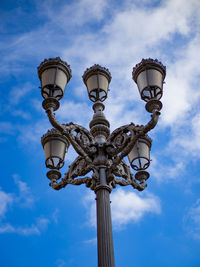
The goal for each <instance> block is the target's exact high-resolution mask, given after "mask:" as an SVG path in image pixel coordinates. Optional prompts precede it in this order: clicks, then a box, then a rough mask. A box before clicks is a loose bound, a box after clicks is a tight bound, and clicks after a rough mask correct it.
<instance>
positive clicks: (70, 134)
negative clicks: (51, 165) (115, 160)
mask: <svg viewBox="0 0 200 267" xmlns="http://www.w3.org/2000/svg"><path fill="white" fill-rule="evenodd" d="M46 113H47V115H48V118H49V121H50V123H51V125H52V126H53V127H54V128H56V129H57V130H58V131H60V132H61V134H62V135H64V136H66V138H67V139H68V141H69V142H70V143H71V145H72V146H73V148H74V149H75V151H76V152H77V153H78V154H79V155H80V156H82V157H84V158H85V160H86V161H87V162H91V161H92V160H91V158H90V157H89V154H92V153H95V152H96V151H95V147H94V146H93V147H92V145H94V142H95V141H94V138H93V136H92V135H91V134H90V132H89V131H88V130H87V129H85V128H84V127H82V126H80V125H77V124H74V123H72V122H70V123H68V124H61V123H59V122H58V121H57V120H56V118H55V114H54V111H53V108H49V109H47V110H46ZM74 132H75V133H76V135H75V134H74Z"/></svg>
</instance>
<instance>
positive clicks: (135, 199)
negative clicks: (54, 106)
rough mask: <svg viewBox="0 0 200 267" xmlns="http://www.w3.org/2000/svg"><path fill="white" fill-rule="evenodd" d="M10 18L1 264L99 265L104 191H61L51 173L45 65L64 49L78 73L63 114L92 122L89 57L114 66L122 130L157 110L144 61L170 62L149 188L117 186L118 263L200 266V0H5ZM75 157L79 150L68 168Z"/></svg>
mask: <svg viewBox="0 0 200 267" xmlns="http://www.w3.org/2000/svg"><path fill="white" fill-rule="evenodd" d="M0 17H1V22H0V32H1V38H0V55H1V65H0V86H1V98H0V107H1V108H0V146H1V152H2V153H1V175H0V176H1V179H0V251H1V257H0V265H1V266H6V267H16V266H17V267H32V266H38V267H40V266H48V267H68V266H73V267H84V266H97V247H96V228H95V200H94V199H95V195H94V193H93V192H92V191H90V190H89V189H88V188H86V187H85V186H83V185H82V186H77V187H76V186H68V187H66V188H65V189H63V190H60V191H59V192H57V191H54V190H53V189H51V188H50V187H49V186H48V184H49V181H48V179H47V178H46V172H47V169H46V168H45V163H44V152H43V149H42V146H41V143H40V137H41V136H42V135H43V134H44V133H46V131H47V129H49V128H51V125H50V123H49V122H48V119H47V117H46V115H45V113H44V111H43V109H42V107H41V102H42V97H41V94H40V89H38V86H40V82H39V79H38V77H37V70H36V68H37V66H38V65H39V64H40V62H41V61H43V59H44V58H49V57H56V56H60V57H61V58H62V59H63V60H65V61H67V62H68V63H69V64H70V65H71V68H72V79H71V81H70V83H69V84H68V86H67V89H66V92H65V96H64V98H63V99H62V100H61V107H60V109H59V110H58V111H57V112H56V115H57V117H58V119H59V120H60V121H62V122H65V123H66V122H69V121H74V122H76V123H79V124H81V125H83V126H85V127H87V128H88V124H89V121H90V120H91V118H92V108H91V107H92V103H90V101H89V100H88V96H87V92H86V88H85V85H84V84H83V82H82V74H83V72H84V71H85V69H86V68H87V67H90V66H91V65H93V64H95V63H98V64H101V65H102V66H105V67H107V68H109V70H110V72H111V74H112V81H111V84H110V92H109V97H108V99H107V100H106V101H105V105H106V109H105V114H106V117H107V119H109V121H110V123H111V130H114V129H115V128H116V127H119V126H121V125H124V124H127V123H130V122H131V121H133V122H134V123H137V124H145V123H146V122H147V121H148V120H149V114H147V112H146V111H145V107H144V106H145V103H144V102H143V101H142V100H140V97H139V93H138V90H137V87H136V85H135V83H134V82H133V81H132V78H131V76H132V75H131V73H132V67H133V66H135V64H137V63H138V62H140V60H141V59H142V58H149V57H152V58H158V59H159V60H161V61H162V62H163V64H164V65H166V67H167V76H166V84H165V86H164V95H163V98H162V102H163V109H162V115H161V119H160V121H159V123H158V126H157V127H156V129H154V130H153V131H152V132H151V133H150V136H151V138H152V139H153V146H152V151H151V159H152V161H151V166H150V168H149V172H150V175H151V176H150V179H149V180H148V187H147V188H146V190H144V191H143V192H137V191H134V190H133V189H132V187H127V188H124V187H123V188H120V187H117V188H116V189H114V190H113V192H112V195H111V199H112V218H113V235H114V247H115V258H116V267H124V266H125V267H133V266H134V267H146V266H149V267H151V266H152V267H155V266H159V267H165V266H170V267H171V266H172V267H173V266H176V267H177V266H181V267H197V266H200V253H199V252H200V174H199V170H200V142H199V138H200V105H199V101H200V90H199V80H200V68H199V62H200V30H199V29H200V2H199V0H190V1H187V0H166V1H152V0H151V1H149V0H140V1H139V0H124V1H119V0H118V1H114V0H113V1H112V0H111V1H106V0H96V1H93V0H77V1H73V0H71V1H67V0H66V1H62V0H59V1H58V0H54V1H53V0H52V1H50V0H43V1H37V0H35V1H25V0H18V1H10V0H8V1H4V0H2V1H1V3H0ZM75 157H76V153H75V152H74V151H73V149H70V150H69V152H68V154H67V155H66V163H65V166H64V167H63V169H62V173H63V174H64V173H65V172H66V171H67V167H68V165H69V164H70V162H72V161H73V159H74V158H75Z"/></svg>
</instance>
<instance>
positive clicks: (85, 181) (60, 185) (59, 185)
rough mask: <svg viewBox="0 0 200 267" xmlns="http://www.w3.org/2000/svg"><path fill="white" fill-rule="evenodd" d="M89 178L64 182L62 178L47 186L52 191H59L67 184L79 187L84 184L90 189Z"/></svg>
mask: <svg viewBox="0 0 200 267" xmlns="http://www.w3.org/2000/svg"><path fill="white" fill-rule="evenodd" d="M91 180H92V179H91V178H90V177H84V178H78V179H75V180H70V179H68V180H64V178H63V179H62V180H61V181H60V182H59V183H58V182H57V181H51V183H50V184H49V185H50V186H51V187H52V188H53V189H54V190H60V189H62V188H64V187H66V186H67V185H68V184H71V185H81V184H86V186H87V187H90V184H91Z"/></svg>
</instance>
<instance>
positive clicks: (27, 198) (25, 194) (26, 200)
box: [13, 174, 35, 208]
mask: <svg viewBox="0 0 200 267" xmlns="http://www.w3.org/2000/svg"><path fill="white" fill-rule="evenodd" d="M13 179H14V181H15V184H16V185H17V186H18V189H19V195H18V196H16V197H15V201H16V202H18V203H19V205H20V206H23V207H26V208H32V207H33V205H34V202H35V199H34V197H33V195H32V193H31V190H30V188H29V187H28V185H27V183H26V182H22V181H21V180H20V177H19V175H17V174H14V175H13Z"/></svg>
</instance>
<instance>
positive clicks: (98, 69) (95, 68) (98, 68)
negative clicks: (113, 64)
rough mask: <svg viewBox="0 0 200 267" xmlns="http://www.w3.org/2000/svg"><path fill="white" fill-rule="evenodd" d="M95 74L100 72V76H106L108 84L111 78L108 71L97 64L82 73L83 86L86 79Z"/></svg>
mask: <svg viewBox="0 0 200 267" xmlns="http://www.w3.org/2000/svg"><path fill="white" fill-rule="evenodd" d="M95 72H101V73H102V74H104V75H106V77H107V79H108V82H109V83H110V81H111V79H112V76H111V73H110V71H109V69H107V68H105V67H102V66H100V65H99V64H94V65H93V66H91V67H90V68H87V69H86V70H85V72H84V73H83V76H82V78H83V81H84V83H85V84H86V81H87V79H88V78H89V77H90V76H91V75H92V74H93V73H95Z"/></svg>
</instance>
